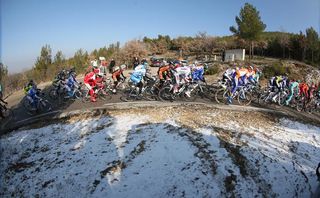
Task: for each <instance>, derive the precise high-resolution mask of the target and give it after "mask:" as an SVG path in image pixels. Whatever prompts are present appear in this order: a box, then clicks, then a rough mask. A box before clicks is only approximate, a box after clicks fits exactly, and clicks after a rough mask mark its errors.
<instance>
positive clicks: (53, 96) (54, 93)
mask: <svg viewBox="0 0 320 198" xmlns="http://www.w3.org/2000/svg"><path fill="white" fill-rule="evenodd" d="M49 97H50V98H51V99H53V100H56V99H58V97H59V94H58V92H57V89H55V88H52V89H50V90H49Z"/></svg>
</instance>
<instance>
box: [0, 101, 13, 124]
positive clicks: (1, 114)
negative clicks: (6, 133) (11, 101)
mask: <svg viewBox="0 0 320 198" xmlns="http://www.w3.org/2000/svg"><path fill="white" fill-rule="evenodd" d="M7 104H8V103H4V104H2V103H1V102H0V118H2V119H3V120H5V119H7V120H11V118H12V117H13V116H14V115H13V111H12V109H10V108H9V109H8V108H7V106H6V105H7Z"/></svg>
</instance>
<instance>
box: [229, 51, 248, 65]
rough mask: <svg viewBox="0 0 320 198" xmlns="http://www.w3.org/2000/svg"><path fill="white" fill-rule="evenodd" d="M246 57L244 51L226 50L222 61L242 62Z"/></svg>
mask: <svg viewBox="0 0 320 198" xmlns="http://www.w3.org/2000/svg"><path fill="white" fill-rule="evenodd" d="M245 55H246V50H245V49H233V50H226V51H225V54H224V61H226V62H229V61H235V60H241V61H244V58H245Z"/></svg>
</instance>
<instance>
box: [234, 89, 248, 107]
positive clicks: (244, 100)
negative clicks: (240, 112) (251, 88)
mask: <svg viewBox="0 0 320 198" xmlns="http://www.w3.org/2000/svg"><path fill="white" fill-rule="evenodd" d="M237 99H238V102H239V104H240V105H241V106H248V105H249V104H250V103H251V100H252V94H251V93H250V92H246V93H245V91H243V90H242V91H240V92H239V93H238V98H237Z"/></svg>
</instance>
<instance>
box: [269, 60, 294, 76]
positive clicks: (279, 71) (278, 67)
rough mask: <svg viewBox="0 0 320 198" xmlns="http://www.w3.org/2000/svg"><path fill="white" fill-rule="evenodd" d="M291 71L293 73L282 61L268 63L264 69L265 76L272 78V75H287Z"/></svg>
mask: <svg viewBox="0 0 320 198" xmlns="http://www.w3.org/2000/svg"><path fill="white" fill-rule="evenodd" d="M289 73H291V70H290V69H289V68H286V67H284V66H283V64H282V63H281V62H278V63H275V64H273V65H268V66H266V67H265V68H264V69H263V75H264V77H265V78H271V77H272V76H277V75H285V74H289Z"/></svg>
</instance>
